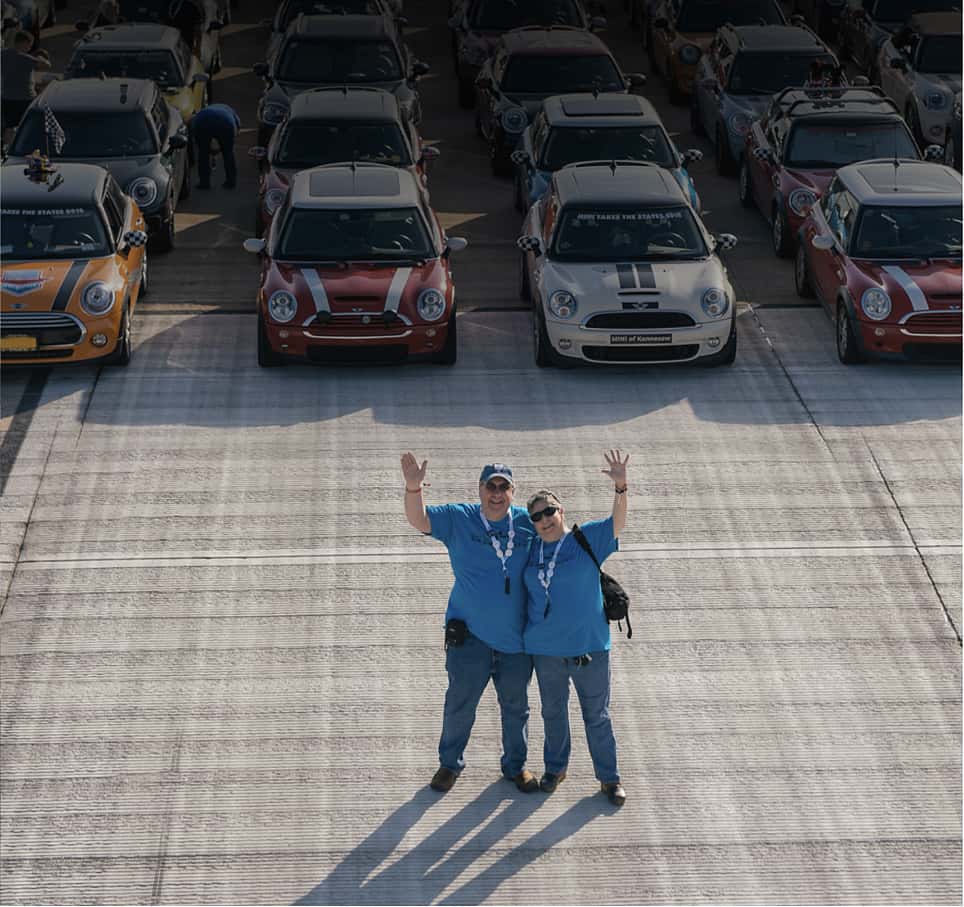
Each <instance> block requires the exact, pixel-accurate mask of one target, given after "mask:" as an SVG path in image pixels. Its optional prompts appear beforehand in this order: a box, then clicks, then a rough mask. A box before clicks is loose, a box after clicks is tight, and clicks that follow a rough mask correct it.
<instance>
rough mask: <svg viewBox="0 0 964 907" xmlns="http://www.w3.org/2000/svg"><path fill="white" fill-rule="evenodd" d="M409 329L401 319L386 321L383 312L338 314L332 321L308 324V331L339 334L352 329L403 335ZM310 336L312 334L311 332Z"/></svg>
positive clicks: (360, 332)
mask: <svg viewBox="0 0 964 907" xmlns="http://www.w3.org/2000/svg"><path fill="white" fill-rule="evenodd" d="M363 318H368V323H367V324H366V323H365V322H364V321H363V320H362V319H363ZM408 329H409V326H408V325H407V324H405V322H404V321H402V320H401V319H395V320H394V321H390V322H387V323H386V322H385V321H384V319H383V318H382V314H381V312H378V313H377V314H371V313H369V314H365V313H364V312H361V313H359V314H351V315H336V316H335V317H333V318H332V319H331V321H318V320H314V321H312V322H311V324H309V325H308V331H309V332H314V333H316V334H318V333H321V334H326V335H329V334H338V333H341V332H344V331H346V330H350V331H351V332H352V334H365V333H369V334H379V335H384V334H398V335H402V334H404V333H405V332H406V331H407V330H408ZM309 336H311V334H310V333H309Z"/></svg>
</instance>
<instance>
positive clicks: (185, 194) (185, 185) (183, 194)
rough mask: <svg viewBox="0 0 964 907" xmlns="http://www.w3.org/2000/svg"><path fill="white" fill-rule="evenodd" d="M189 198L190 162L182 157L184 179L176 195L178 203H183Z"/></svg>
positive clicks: (186, 157)
mask: <svg viewBox="0 0 964 907" xmlns="http://www.w3.org/2000/svg"><path fill="white" fill-rule="evenodd" d="M190 197H191V160H190V158H189V157H188V156H187V155H186V154H185V155H184V177H183V178H182V179H181V188H180V190H179V191H178V193H177V199H178V201H184V200H185V199H188V198H190Z"/></svg>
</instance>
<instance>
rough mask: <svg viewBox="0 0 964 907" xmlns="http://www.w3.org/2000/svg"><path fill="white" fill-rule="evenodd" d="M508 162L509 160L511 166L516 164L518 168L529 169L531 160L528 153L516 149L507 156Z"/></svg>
mask: <svg viewBox="0 0 964 907" xmlns="http://www.w3.org/2000/svg"><path fill="white" fill-rule="evenodd" d="M509 160H511V161H512V163H513V164H518V165H519V166H520V167H529V166H531V164H532V158H531V157H530V156H529V152H528V151H525V150H524V149H522V148H516V150H515V151H513V152H512V154H510V155H509Z"/></svg>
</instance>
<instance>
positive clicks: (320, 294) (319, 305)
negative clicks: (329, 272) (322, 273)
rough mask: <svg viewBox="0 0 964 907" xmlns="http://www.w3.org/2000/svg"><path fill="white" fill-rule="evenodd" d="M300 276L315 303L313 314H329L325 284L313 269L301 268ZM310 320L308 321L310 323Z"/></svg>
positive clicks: (329, 308)
mask: <svg viewBox="0 0 964 907" xmlns="http://www.w3.org/2000/svg"><path fill="white" fill-rule="evenodd" d="M301 276H302V277H304V279H305V283H306V284H308V290H309V291H310V292H311V298H312V299H313V300H314V302H315V312H316V313H317V312H328V313H329V314H331V306H329V305H328V294H327V293H326V292H325V282H324V281H323V280H322V279H321V278H320V277H319V276H318V272H317V271H316V270H315V269H314V268H302V269H301ZM310 320H311V319H309V321H310Z"/></svg>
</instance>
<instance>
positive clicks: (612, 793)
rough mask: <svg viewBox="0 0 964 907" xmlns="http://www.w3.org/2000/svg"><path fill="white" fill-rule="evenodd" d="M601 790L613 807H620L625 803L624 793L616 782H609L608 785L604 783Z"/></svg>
mask: <svg viewBox="0 0 964 907" xmlns="http://www.w3.org/2000/svg"><path fill="white" fill-rule="evenodd" d="M602 789H603V793H604V794H605V795H606V796H607V797H608V798H609V802H610V803H612V804H613V805H614V806H622V805H623V804H624V803H625V802H626V791H624V790H623V786H622V785H621V784H620V783H619V782H618V781H610V782H609V783H608V784H607V783H606V782H605V781H604V782H603V785H602Z"/></svg>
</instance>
